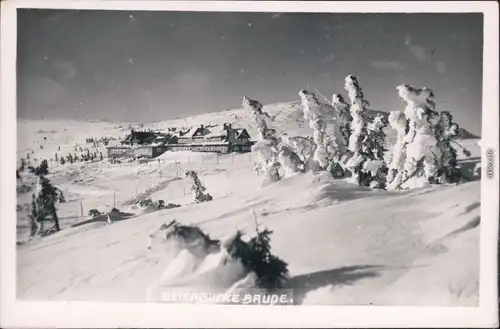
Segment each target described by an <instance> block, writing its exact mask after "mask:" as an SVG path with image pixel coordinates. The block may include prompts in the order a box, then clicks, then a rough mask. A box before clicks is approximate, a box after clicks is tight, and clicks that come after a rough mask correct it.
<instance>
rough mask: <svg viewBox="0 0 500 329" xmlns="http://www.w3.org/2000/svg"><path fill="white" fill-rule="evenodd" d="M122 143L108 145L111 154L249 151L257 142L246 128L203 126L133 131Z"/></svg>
mask: <svg viewBox="0 0 500 329" xmlns="http://www.w3.org/2000/svg"><path fill="white" fill-rule="evenodd" d="M120 144H121V145H114V146H109V147H108V148H107V149H108V157H109V158H114V157H124V156H125V157H128V156H142V157H148V158H154V157H157V156H159V155H161V154H163V153H164V152H166V151H194V152H216V153H231V152H240V153H244V152H250V150H251V146H252V145H253V144H254V142H253V141H252V140H251V137H250V134H249V133H248V131H247V130H246V129H245V128H233V127H232V125H231V124H229V123H225V124H224V125H223V126H217V125H207V126H204V125H200V126H199V127H192V128H188V129H182V128H181V129H179V128H169V129H168V130H167V132H166V133H162V132H155V131H135V130H133V129H132V130H131V132H130V134H128V135H127V136H126V137H125V138H124V139H123V140H122V141H121V142H120Z"/></svg>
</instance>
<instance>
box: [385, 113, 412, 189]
mask: <svg viewBox="0 0 500 329" xmlns="http://www.w3.org/2000/svg"><path fill="white" fill-rule="evenodd" d="M389 124H390V125H391V127H392V128H393V129H394V130H396V142H395V143H394V145H393V146H392V157H391V160H390V163H389V165H388V173H387V189H388V190H394V189H396V188H398V187H399V186H400V185H401V182H402V178H403V174H404V164H405V161H406V139H405V138H406V127H407V124H408V120H407V119H406V116H405V114H404V113H403V112H401V111H392V112H391V113H390V114H389Z"/></svg>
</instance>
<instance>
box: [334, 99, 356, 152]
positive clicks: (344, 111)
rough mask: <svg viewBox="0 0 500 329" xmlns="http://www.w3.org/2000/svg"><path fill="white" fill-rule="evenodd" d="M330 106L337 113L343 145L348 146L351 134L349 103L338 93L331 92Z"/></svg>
mask: <svg viewBox="0 0 500 329" xmlns="http://www.w3.org/2000/svg"><path fill="white" fill-rule="evenodd" d="M332 106H333V108H334V109H335V111H336V112H337V114H338V115H339V120H340V123H339V126H340V131H341V133H342V136H343V137H344V144H345V147H346V148H348V147H349V138H350V136H351V121H352V116H351V112H350V111H349V107H350V106H349V104H347V103H346V102H345V100H344V98H343V97H342V95H340V94H333V97H332Z"/></svg>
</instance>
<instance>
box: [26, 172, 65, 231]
mask: <svg viewBox="0 0 500 329" xmlns="http://www.w3.org/2000/svg"><path fill="white" fill-rule="evenodd" d="M57 199H58V192H57V188H56V187H54V186H53V185H52V184H51V183H50V181H49V180H48V179H47V178H45V177H43V176H38V180H37V184H36V187H35V192H34V193H33V195H32V203H31V211H30V214H29V218H30V221H31V235H32V236H33V235H42V236H43V235H47V234H50V233H52V232H54V231H60V230H61V228H60V226H59V218H58V216H57V210H56V206H55V205H56V201H57ZM47 221H48V222H52V223H53V226H52V227H50V228H48V229H45V227H44V223H45V222H47Z"/></svg>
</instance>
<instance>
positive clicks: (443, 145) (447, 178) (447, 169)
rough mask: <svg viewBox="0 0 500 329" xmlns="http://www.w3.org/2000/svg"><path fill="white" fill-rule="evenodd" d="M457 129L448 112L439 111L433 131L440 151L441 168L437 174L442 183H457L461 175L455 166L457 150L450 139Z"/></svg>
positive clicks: (454, 135) (455, 134) (456, 132)
mask: <svg viewBox="0 0 500 329" xmlns="http://www.w3.org/2000/svg"><path fill="white" fill-rule="evenodd" d="M459 129H460V127H459V126H458V124H456V123H455V122H454V121H453V116H452V115H451V113H450V112H448V111H443V112H441V114H440V116H439V121H438V123H437V124H436V127H435V129H434V133H435V136H436V138H437V140H438V143H439V149H440V151H441V168H440V169H439V174H438V176H439V178H440V182H442V183H458V182H459V181H460V179H461V177H462V174H461V172H460V169H459V168H458V166H457V151H456V150H455V149H454V148H453V147H452V146H451V142H452V139H453V138H454V137H456V136H457V135H458V132H459Z"/></svg>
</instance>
